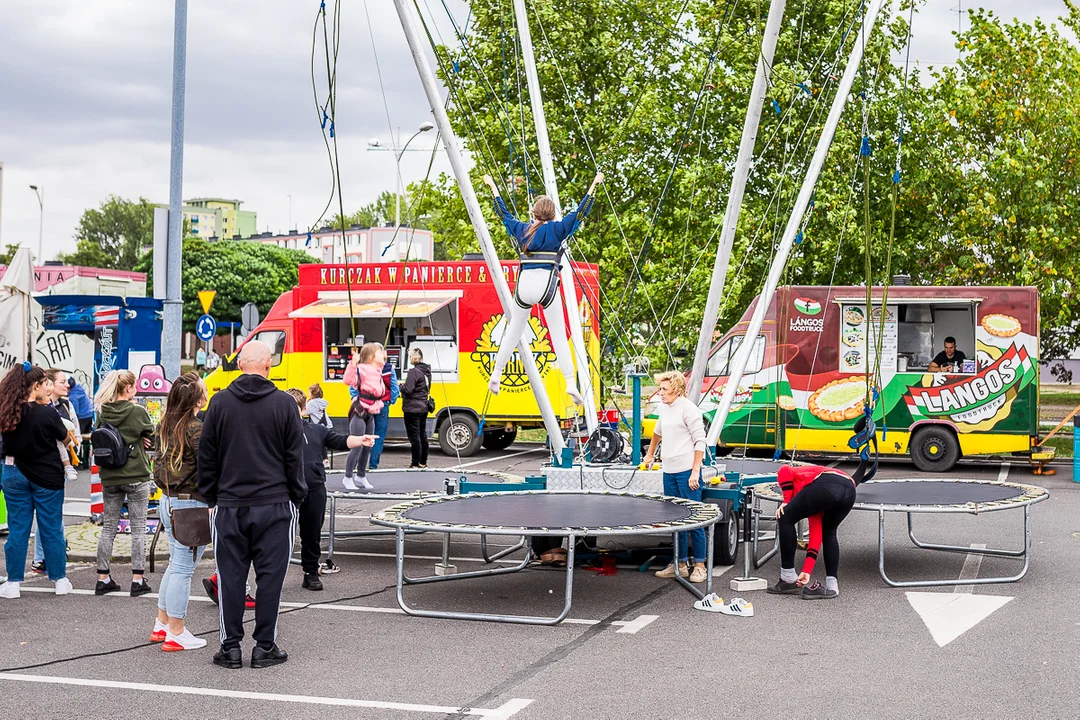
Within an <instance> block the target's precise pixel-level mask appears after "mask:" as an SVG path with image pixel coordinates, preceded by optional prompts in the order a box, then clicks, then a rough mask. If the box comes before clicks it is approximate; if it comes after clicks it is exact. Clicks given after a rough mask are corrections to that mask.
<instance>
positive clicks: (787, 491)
mask: <svg viewBox="0 0 1080 720" xmlns="http://www.w3.org/2000/svg"><path fill="white" fill-rule="evenodd" d="M826 472H827V473H835V474H837V475H841V476H844V477H847V478H849V479H850V476H849V475H848V474H847V473H845V472H841V471H840V470H837V469H836V468H828V467H823V466H821V465H806V466H799V467H792V466H791V465H785V466H784V467H782V468H780V472H779V473H778V474H777V479H778V480H779V481H780V490H781V491H783V493H784V503H785V504H787V503H789V502H791V500H792V498H794V497H795V496H796V495H798V494H799V492H800V491H801V490H802V489H803V488H804V487H806V486H807V485H809V484H810V483H812V482H814V481H815V480H817V478H818V476H819V475H821V474H822V473H826ZM851 482H852V484H854V482H855V481H854V480H852V481H851ZM807 520H808V521H809V524H810V541H809V543H808V544H807V546H806V561H805V562H803V572H804V573H811V574H812V573H813V572H814V563H816V562H817V557H818V551H819V550H820V549H821V513H818V514H817V515H811V516H810V517H809V518H807Z"/></svg>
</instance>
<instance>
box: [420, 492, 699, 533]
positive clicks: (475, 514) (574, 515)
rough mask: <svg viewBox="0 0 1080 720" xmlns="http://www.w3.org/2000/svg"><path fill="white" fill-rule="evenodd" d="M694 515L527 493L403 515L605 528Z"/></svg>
mask: <svg viewBox="0 0 1080 720" xmlns="http://www.w3.org/2000/svg"><path fill="white" fill-rule="evenodd" d="M693 514H694V511H693V509H692V508H689V507H686V506H685V505H679V504H676V503H673V502H668V501H666V500H658V499H653V498H642V497H632V496H626V495H587V494H574V493H570V494H560V493H555V494H548V493H536V494H533V493H522V494H513V495H475V496H469V497H467V498H465V499H461V500H450V501H445V502H436V503H429V504H426V505H420V506H417V507H414V508H409V509H408V510H406V511H405V512H403V513H402V515H401V517H402V519H404V520H420V521H423V522H430V523H439V524H441V525H471V526H488V527H496V526H503V527H523V528H561V527H566V528H584V527H592V528H601V527H614V526H622V525H654V524H657V523H666V522H678V521H681V520H686V519H687V518H689V517H691V516H692V515H693Z"/></svg>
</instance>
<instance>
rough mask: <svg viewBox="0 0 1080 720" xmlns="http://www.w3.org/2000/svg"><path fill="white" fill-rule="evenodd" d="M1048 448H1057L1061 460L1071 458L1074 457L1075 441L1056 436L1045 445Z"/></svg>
mask: <svg viewBox="0 0 1080 720" xmlns="http://www.w3.org/2000/svg"><path fill="white" fill-rule="evenodd" d="M1045 445H1046V446H1049V447H1052V448H1055V449H1056V450H1057V456H1056V457H1059V458H1062V457H1066V458H1071V457H1072V456H1073V439H1072V438H1071V437H1068V436H1066V437H1061V436H1060V435H1055V436H1054V437H1052V438H1050V439H1049V440H1047V441H1046V443H1045Z"/></svg>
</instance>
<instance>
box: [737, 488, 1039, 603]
mask: <svg viewBox="0 0 1080 720" xmlns="http://www.w3.org/2000/svg"><path fill="white" fill-rule="evenodd" d="M871 482H872V483H873V484H885V483H919V482H939V483H940V482H947V483H957V484H975V485H994V486H997V487H1011V488H1016V489H1017V490H1020V491H1021V492H1020V494H1019V495H1016V496H1015V497H1012V498H1008V499H1006V500H994V501H988V502H969V503H965V504H963V505H959V504H955V505H913V504H900V505H886V504H883V503H860V502H856V503H855V505H854V506H852V510H863V511H867V512H875V513H877V516H878V574H879V575H880V576H881V579H882V580H883V581H885V583H886V584H887V585H889V586H891V587H943V586H955V585H995V584H999V583H1013V582H1017V581H1018V580H1021V579H1022V578H1023V577H1024V576H1025V575H1027V571H1028V568H1029V567H1030V564H1031V506H1032V505H1035V504H1036V503H1040V502H1042V501H1044V500H1046V499H1048V498H1049V497H1050V493H1049V491H1047V490H1046V489H1045V488H1041V487H1038V486H1036V485H1027V484H1024V483H1014V482H1001V481H996V480H977V479H950V480H943V479H940V478H926V479H921V478H890V479H882V480H872V481H871ZM757 496H758V497H759V498H760V499H763V500H768V501H770V502H774V503H777V504H780V503H782V502H783V501H784V498H783V495H781V494H779V493H778V492H777V486H776V485H770V486H767V487H765V488H762V489H761V490H759V491H758V493H757ZM1019 508H1023V510H1024V537H1023V547H1022V548H1021V549H1020V550H1008V549H1003V548H973V547H968V546H964V545H945V544H939V543H928V542H923V541H922V540H919V539H918V538H917V537H915V523H914V516H915V515H916V514H919V513H926V514H939V515H944V514H963V515H981V514H984V513H990V512H998V511H1004V510H1016V509H1019ZM888 512H902V513H905V514H906V515H907V534H908V539H910V540H911V543H912V544H913V545H914V546H915V547H917V548H919V549H920V550H936V551H938V552H950V553H961V554H970V555H982V556H987V557H1000V558H1010V559H1014V560H1016V559H1022V560H1023V565H1022V566H1021V568H1020V570H1019V571H1018V572H1017V573H1016V574H1015V575H1003V576H997V577H977V578H953V579H948V580H940V579H928V580H894V579H893V578H891V577H889V575H888V573H887V572H886V570H885V513H888ZM756 524H757V518H756V517H755V527H756ZM754 550H755V558H754V563H755V567H760V565H759V564H758V558H757V557H756V550H757V538H756V532H755V538H754ZM778 550H779V538H777V542H776V545H775V547H774V548H773V550H771V551H770V552H769V553H768V554H767V555H766V556H765V557H764V558H762V559H761V560H760V562H761V563H762V564H764V562H765V561H767V560H768V559H769V558H771V557H772V556H773V554H775V553H776V552H777V551H778Z"/></svg>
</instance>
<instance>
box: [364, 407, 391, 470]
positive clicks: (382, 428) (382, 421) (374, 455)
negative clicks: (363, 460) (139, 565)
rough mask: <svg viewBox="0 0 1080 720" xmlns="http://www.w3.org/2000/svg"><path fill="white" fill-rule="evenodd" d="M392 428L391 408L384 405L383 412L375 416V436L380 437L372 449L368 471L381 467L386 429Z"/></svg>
mask: <svg viewBox="0 0 1080 720" xmlns="http://www.w3.org/2000/svg"><path fill="white" fill-rule="evenodd" d="M389 426H390V406H389V405H387V404H383V406H382V411H381V412H380V413H379V414H378V415H376V416H375V434H376V435H378V436H379V437H378V438H377V439H376V440H375V445H373V446H372V448H371V457H370V458H369V459H368V469H369V470H375V469H377V468H378V467H379V460H381V459H382V447H383V441H384V440H385V439H386V429H387V427H389Z"/></svg>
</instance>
